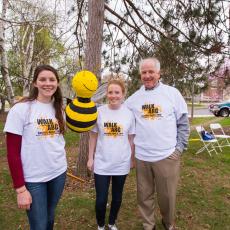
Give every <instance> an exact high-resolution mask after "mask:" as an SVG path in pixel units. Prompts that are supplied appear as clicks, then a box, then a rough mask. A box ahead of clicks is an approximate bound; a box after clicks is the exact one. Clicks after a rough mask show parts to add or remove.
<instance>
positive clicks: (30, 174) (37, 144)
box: [4, 100, 67, 182]
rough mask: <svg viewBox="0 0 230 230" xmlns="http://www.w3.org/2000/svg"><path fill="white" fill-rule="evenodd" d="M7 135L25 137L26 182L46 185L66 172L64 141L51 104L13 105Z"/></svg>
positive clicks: (22, 148)
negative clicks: (12, 134)
mask: <svg viewBox="0 0 230 230" xmlns="http://www.w3.org/2000/svg"><path fill="white" fill-rule="evenodd" d="M4 132H9V133H14V134H18V135H21V136H22V146H21V160H22V167H23V173H24V179H25V181H26V182H46V181H49V180H51V179H53V178H55V177H57V176H59V175H60V174H62V173H63V172H65V171H66V169H67V162H66V153H65V141H64V138H63V135H62V134H60V131H59V125H58V121H57V119H56V118H55V110H54V107H53V104H52V103H49V104H45V103H41V102H39V101H37V100H35V101H32V102H23V103H18V104H16V105H14V106H13V107H12V108H11V109H10V111H9V113H8V116H7V120H6V124H5V128H4Z"/></svg>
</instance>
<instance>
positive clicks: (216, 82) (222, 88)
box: [200, 59, 230, 102]
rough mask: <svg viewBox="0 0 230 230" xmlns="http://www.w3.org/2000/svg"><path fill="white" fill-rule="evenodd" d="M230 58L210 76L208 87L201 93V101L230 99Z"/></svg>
mask: <svg viewBox="0 0 230 230" xmlns="http://www.w3.org/2000/svg"><path fill="white" fill-rule="evenodd" d="M226 82H230V59H227V60H225V62H224V64H223V65H222V66H221V67H220V68H219V69H218V70H217V71H216V72H215V73H214V74H212V75H210V77H209V82H208V88H207V89H206V90H205V91H204V92H202V93H201V97H200V101H203V102H221V101H226V100H230V84H227V83H226Z"/></svg>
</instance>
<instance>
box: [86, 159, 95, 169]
mask: <svg viewBox="0 0 230 230" xmlns="http://www.w3.org/2000/svg"><path fill="white" fill-rule="evenodd" d="M93 163H94V160H93V159H89V160H88V162H87V168H88V170H89V171H91V172H92V171H93Z"/></svg>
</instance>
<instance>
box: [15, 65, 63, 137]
mask: <svg viewBox="0 0 230 230" xmlns="http://www.w3.org/2000/svg"><path fill="white" fill-rule="evenodd" d="M44 70H48V71H50V72H52V73H53V74H54V75H55V77H56V79H57V82H59V76H58V73H57V70H56V69H54V68H53V67H52V66H50V65H39V66H37V68H36V69H35V71H34V76H33V81H32V85H31V89H30V93H29V96H28V97H24V98H22V99H21V100H20V101H19V102H26V101H34V100H36V99H37V97H38V88H37V87H35V86H34V83H36V81H37V78H38V75H39V74H40V73H41V72H42V71H44ZM52 98H53V99H54V100H53V101H54V103H53V105H54V109H55V117H56V118H57V120H58V124H59V128H60V133H62V134H64V132H65V121H64V117H63V100H62V92H61V89H60V87H59V86H58V87H57V90H56V91H55V93H54V94H53V96H52Z"/></svg>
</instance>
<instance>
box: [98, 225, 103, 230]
mask: <svg viewBox="0 0 230 230" xmlns="http://www.w3.org/2000/svg"><path fill="white" fill-rule="evenodd" d="M97 230H105V226H103V227H100V226H98V227H97Z"/></svg>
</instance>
